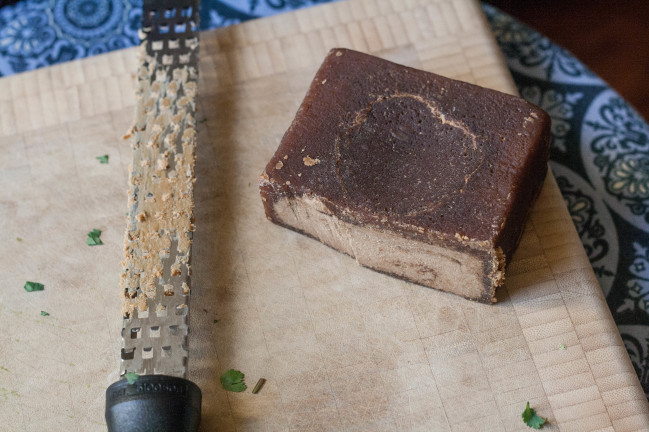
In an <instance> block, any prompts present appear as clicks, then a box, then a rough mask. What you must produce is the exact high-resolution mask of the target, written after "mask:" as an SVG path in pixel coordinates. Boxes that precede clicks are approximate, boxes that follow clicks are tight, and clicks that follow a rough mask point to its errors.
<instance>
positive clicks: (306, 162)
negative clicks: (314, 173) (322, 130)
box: [302, 156, 320, 166]
mask: <svg viewBox="0 0 649 432" xmlns="http://www.w3.org/2000/svg"><path fill="white" fill-rule="evenodd" d="M302 161H303V162H304V165H306V166H314V165H317V164H319V163H320V159H318V158H315V159H313V158H311V157H309V156H307V157H304V158H302Z"/></svg>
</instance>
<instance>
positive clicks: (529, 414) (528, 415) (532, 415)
mask: <svg viewBox="0 0 649 432" xmlns="http://www.w3.org/2000/svg"><path fill="white" fill-rule="evenodd" d="M521 416H522V417H523V421H524V422H525V424H526V425H527V426H528V427H531V428H532V429H541V428H542V427H543V425H544V424H545V422H546V421H547V420H546V419H544V418H543V417H541V416H539V415H538V414H536V411H534V409H532V408H530V403H529V402H527V406H526V407H525V411H523V414H521Z"/></svg>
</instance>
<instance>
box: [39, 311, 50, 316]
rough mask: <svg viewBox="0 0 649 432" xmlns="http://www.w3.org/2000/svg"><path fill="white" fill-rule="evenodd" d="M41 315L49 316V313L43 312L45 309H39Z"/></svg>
mask: <svg viewBox="0 0 649 432" xmlns="http://www.w3.org/2000/svg"><path fill="white" fill-rule="evenodd" d="M41 315H43V316H50V314H49V313H48V312H45V311H41Z"/></svg>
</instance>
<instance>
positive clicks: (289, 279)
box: [0, 0, 649, 431]
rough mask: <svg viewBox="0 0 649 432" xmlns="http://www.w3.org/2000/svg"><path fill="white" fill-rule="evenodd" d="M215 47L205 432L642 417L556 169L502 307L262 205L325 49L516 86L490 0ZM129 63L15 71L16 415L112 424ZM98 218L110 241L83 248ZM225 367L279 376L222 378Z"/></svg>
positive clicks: (121, 54) (8, 278) (11, 150)
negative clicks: (296, 225) (273, 163)
mask: <svg viewBox="0 0 649 432" xmlns="http://www.w3.org/2000/svg"><path fill="white" fill-rule="evenodd" d="M201 38H202V39H201V60H200V82H199V93H200V97H199V114H198V120H199V121H198V123H199V124H198V130H199V150H198V161H197V166H196V171H197V177H198V182H197V183H196V189H195V199H196V202H197V207H196V210H195V214H196V221H197V231H196V236H195V242H194V258H193V262H194V274H193V286H194V288H193V296H192V297H193V298H192V312H191V318H190V319H191V328H192V333H191V335H190V353H191V354H190V356H191V358H190V370H191V374H190V378H191V379H193V380H195V381H196V382H197V383H198V384H199V385H200V386H201V388H202V390H203V397H204V403H203V418H204V420H203V425H202V430H204V431H212V430H219V431H230V430H232V431H234V430H238V431H248V430H250V431H288V430H309V431H325V430H331V431H336V430H345V431H369V430H377V431H395V430H399V431H419V430H421V431H438V430H439V431H451V430H452V431H462V430H471V431H476V430H485V431H487V430H488V431H495V430H508V431H509V430H521V431H524V430H528V429H527V427H526V426H525V425H524V424H523V422H522V421H521V417H520V415H521V412H522V411H523V408H524V407H525V403H526V402H527V401H530V403H531V405H532V406H533V407H534V408H536V410H537V412H538V413H539V414H541V415H543V416H544V417H547V418H548V419H549V422H550V424H549V425H548V426H547V427H546V428H545V429H546V430H589V431H595V430H599V431H612V430H616V431H631V430H646V429H648V428H649V414H648V413H649V407H648V406H647V401H646V399H645V397H644V394H643V392H642V389H641V388H640V384H639V382H638V380H637V378H636V376H635V373H634V370H633V367H632V366H631V362H630V360H629V358H628V356H627V354H626V350H625V347H624V344H623V342H622V340H621V338H620V336H619V334H618V332H617V329H616V327H615V324H614V322H613V320H612V318H611V315H610V313H609V311H608V308H607V305H606V302H605V299H604V297H603V295H602V293H601V290H600V288H599V286H598V284H597V281H596V279H595V277H594V275H593V272H592V270H591V268H590V264H589V262H588V259H587V257H586V254H585V252H584V250H583V248H582V246H581V242H580V239H579V237H578V235H577V233H576V232H575V230H574V227H573V225H572V222H571V220H570V216H569V214H568V212H567V210H566V208H565V205H564V203H563V199H562V197H561V195H560V193H559V190H558V188H557V186H556V184H555V182H554V180H553V178H552V176H549V178H548V180H547V182H546V184H545V186H544V189H543V192H542V194H541V197H540V199H539V201H538V202H537V204H536V206H535V207H534V209H533V212H532V215H531V218H530V220H529V222H528V224H527V227H526V230H525V233H524V236H523V239H522V242H521V246H520V248H519V250H518V251H517V253H516V254H515V256H514V259H513V261H512V262H511V264H510V266H509V268H508V272H507V282H506V287H505V289H503V290H502V292H500V293H499V296H498V297H499V299H501V301H500V302H499V303H498V304H496V305H494V306H490V305H482V304H477V303H473V302H469V301H466V300H463V299H461V298H457V297H455V296H452V295H448V294H445V293H442V292H437V291H434V290H430V289H427V288H423V287H420V286H417V285H413V284H409V283H405V282H402V281H398V280H396V279H393V278H390V277H387V276H385V275H381V274H377V273H375V272H373V271H371V270H368V269H365V268H361V267H359V266H358V265H357V264H356V263H355V261H354V260H352V259H350V258H349V257H347V256H344V255H341V254H339V253H337V252H335V251H333V250H331V249H329V248H327V247H326V246H324V245H322V244H320V243H318V242H316V241H314V240H311V239H309V238H306V237H304V236H301V235H298V234H296V233H294V232H291V231H289V230H286V229H282V228H279V227H277V226H275V225H272V224H271V223H270V222H268V221H267V220H266V219H265V217H264V214H263V208H262V205H261V202H260V198H259V194H258V191H257V176H258V175H259V174H260V173H261V171H262V168H263V166H264V165H265V163H266V162H267V160H268V159H269V158H270V156H271V155H272V153H273V152H274V151H275V149H276V147H277V145H278V143H279V140H280V138H281V136H282V134H283V132H284V130H286V128H287V127H288V125H289V124H290V121H291V120H292V117H293V115H294V113H295V111H296V110H297V107H298V105H299V103H300V101H301V99H302V97H303V95H304V93H305V91H306V88H307V87H308V85H309V83H310V81H311V79H312V77H313V75H314V73H315V70H316V69H317V67H318V66H319V64H320V62H321V61H322V59H323V58H324V55H325V53H326V52H327V51H328V50H329V49H330V48H332V47H335V46H342V47H347V48H352V49H356V50H361V51H369V52H372V53H374V54H377V55H380V56H382V57H384V58H387V59H389V60H392V61H396V62H399V63H402V64H406V65H409V66H413V67H418V68H422V69H426V70H429V71H433V72H436V73H440V74H442V75H446V76H449V77H451V78H457V79H462V80H466V81H469V82H473V83H477V84H480V85H483V86H487V87H492V88H495V89H498V90H501V91H505V92H509V93H514V92H515V87H514V85H513V83H512V80H511V78H510V77H509V75H508V73H507V70H506V68H505V66H504V63H503V61H502V58H501V56H500V53H499V52H498V49H497V47H496V45H495V43H494V41H493V40H492V37H491V35H490V33H489V31H488V27H487V24H486V22H485V20H484V18H483V16H482V15H481V10H480V8H479V5H478V4H477V3H475V2H473V1H471V0H454V1H453V0H438V1H434V0H411V1H400V0H354V1H347V2H339V3H333V4H328V5H324V6H318V7H313V8H308V9H305V10H301V11H298V12H295V13H292V14H287V15H280V16H276V17H272V18H267V19H263V20H257V21H252V22H248V23H245V24H243V25H239V26H234V27H230V28H225V29H220V30H217V31H213V32H207V33H204V34H202V36H201ZM136 69H137V55H136V50H125V51H118V52H114V53H110V54H107V55H102V56H97V57H93V58H89V59H86V60H83V61H79V62H71V63H66V64H63V65H60V66H54V67H51V68H46V69H41V70H38V71H36V72H31V73H26V74H22V75H16V76H13V77H9V78H3V79H0V226H1V227H2V233H3V234H4V236H3V242H2V243H0V262H2V269H3V272H2V273H1V274H0V282H1V283H2V287H3V290H2V292H1V297H0V299H1V303H0V326H1V327H2V329H3V331H2V332H0V366H1V367H2V368H1V369H0V380H1V384H0V398H2V403H0V418H2V419H3V422H2V424H0V429H2V428H6V427H8V426H7V425H11V428H10V429H5V430H25V431H31V430H34V431H36V430H45V429H47V430H69V431H93V430H97V431H101V430H105V425H104V422H103V407H104V390H105V388H106V386H107V385H108V384H110V383H111V382H113V381H114V380H115V379H116V378H117V373H118V369H119V368H118V366H119V365H118V356H119V347H120V341H119V334H120V328H121V322H120V319H119V314H120V298H119V292H118V291H119V274H120V268H121V267H120V264H119V260H120V259H121V257H122V252H121V249H122V244H123V243H122V242H123V232H124V228H125V221H124V212H125V211H126V194H125V189H126V182H127V178H128V163H129V161H130V158H131V156H130V148H129V146H128V143H127V142H124V141H121V140H120V136H121V134H122V133H123V132H124V131H126V129H127V128H128V126H129V125H130V122H131V119H132V118H133V108H134V96H133V86H134V85H133V84H134V74H135V71H136ZM203 119H205V121H202V120H203ZM102 154H109V155H110V163H109V164H108V165H100V164H99V163H98V162H97V161H96V160H95V156H99V155H102ZM93 228H98V229H101V230H102V231H103V233H102V240H103V241H104V243H105V245H104V246H100V247H92V248H91V247H88V246H86V245H85V242H84V239H85V234H86V232H88V231H90V230H92V229H93ZM18 238H20V241H19V240H18ZM25 280H34V281H38V282H42V283H44V284H45V286H46V288H45V291H43V292H40V293H26V292H24V291H23V289H22V286H23V284H24V282H25ZM40 310H46V311H47V312H49V313H50V314H51V315H50V316H49V317H42V316H40V313H39V311H40ZM214 320H218V322H216V323H215V322H214ZM560 344H564V345H565V347H566V349H565V350H561V349H559V345H560ZM229 368H236V369H240V370H242V371H243V372H244V373H245V374H246V380H247V382H248V385H249V387H252V386H253V385H254V383H255V382H256V381H257V379H258V378H261V377H264V378H266V379H267V380H268V381H267V383H266V385H265V386H264V388H263V389H262V391H261V392H260V393H259V394H257V395H252V394H251V393H250V391H247V392H245V393H241V394H235V393H228V392H225V391H224V390H223V389H221V388H220V385H219V384H218V382H219V380H218V378H219V376H220V375H221V373H223V372H224V371H225V370H227V369H229Z"/></svg>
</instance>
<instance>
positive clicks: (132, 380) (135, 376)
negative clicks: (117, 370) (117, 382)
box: [124, 372, 140, 384]
mask: <svg viewBox="0 0 649 432" xmlns="http://www.w3.org/2000/svg"><path fill="white" fill-rule="evenodd" d="M139 377H140V375H138V374H136V373H135V372H126V373H125V374H124V378H126V381H128V383H129V384H134V383H135V381H137V379H138V378H139Z"/></svg>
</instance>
